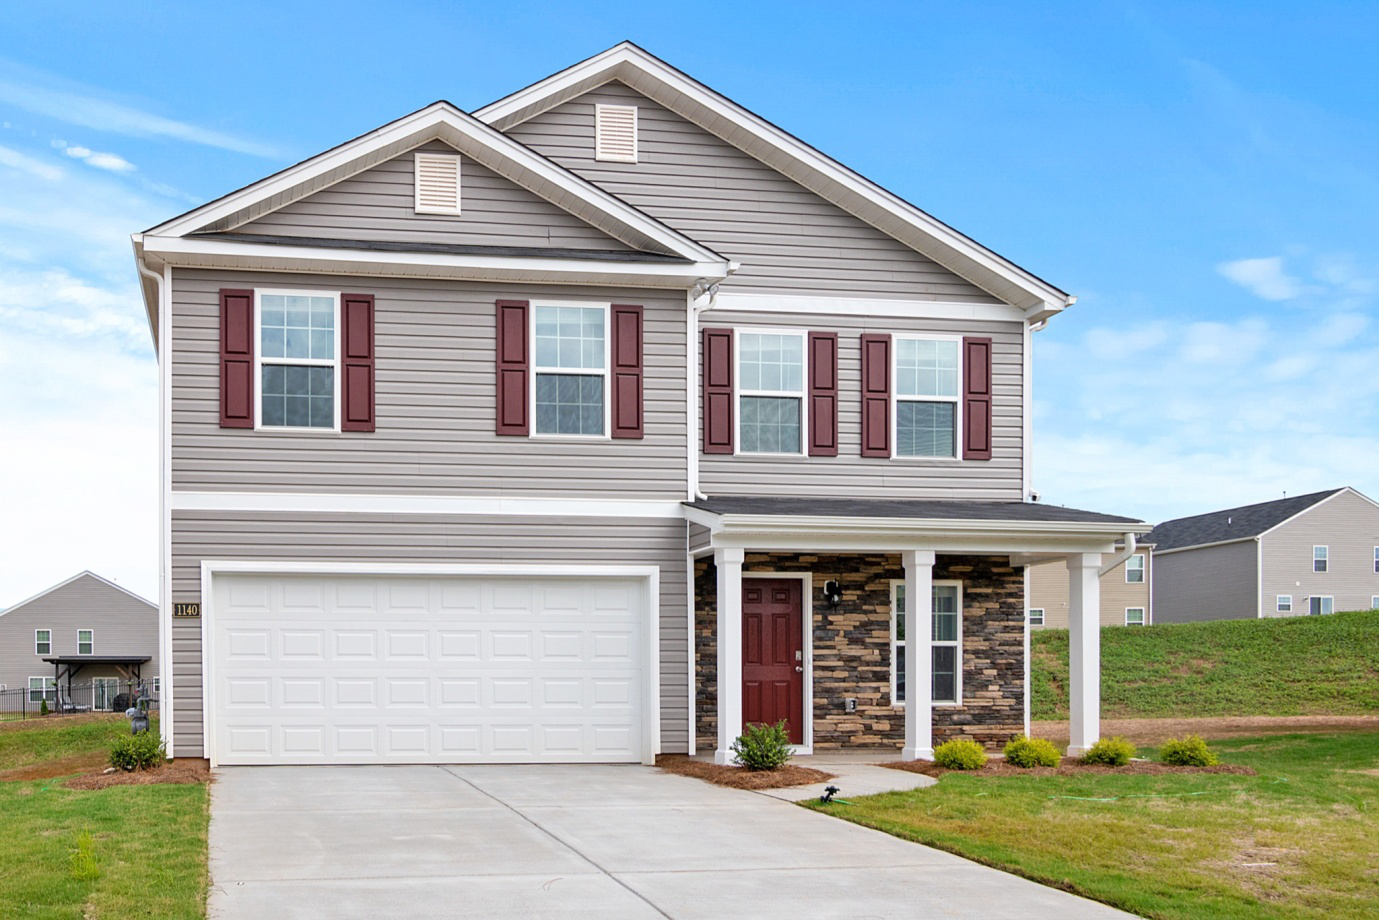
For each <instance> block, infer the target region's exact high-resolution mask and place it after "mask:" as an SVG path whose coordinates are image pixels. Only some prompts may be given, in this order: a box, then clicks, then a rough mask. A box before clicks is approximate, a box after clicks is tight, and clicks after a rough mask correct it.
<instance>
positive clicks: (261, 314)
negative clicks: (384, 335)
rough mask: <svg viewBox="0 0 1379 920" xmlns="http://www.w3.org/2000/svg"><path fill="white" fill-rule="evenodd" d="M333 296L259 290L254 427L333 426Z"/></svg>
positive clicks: (337, 303) (335, 378) (336, 309)
mask: <svg viewBox="0 0 1379 920" xmlns="http://www.w3.org/2000/svg"><path fill="white" fill-rule="evenodd" d="M339 310H340V298H339V297H338V296H337V295H335V294H288V293H284V294H270V293H264V292H259V308H258V310H257V311H256V315H257V316H258V322H259V373H260V377H259V380H260V391H259V426H260V427H262V428H327V429H334V428H338V427H339V422H338V420H337V418H336V411H335V410H336V407H337V404H338V402H339V400H338V399H337V398H336V396H337V394H336V387H337V384H338V382H339V376H340V375H339V373H338V372H337V371H338V369H337V367H336V352H337V349H336V331H337V329H338V327H339V322H338V320H339Z"/></svg>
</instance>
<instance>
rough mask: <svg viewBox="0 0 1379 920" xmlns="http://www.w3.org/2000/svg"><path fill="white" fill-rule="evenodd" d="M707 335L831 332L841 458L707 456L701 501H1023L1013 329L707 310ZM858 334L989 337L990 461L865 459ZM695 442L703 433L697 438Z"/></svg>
mask: <svg viewBox="0 0 1379 920" xmlns="http://www.w3.org/2000/svg"><path fill="white" fill-rule="evenodd" d="M701 325H702V326H704V327H710V328H713V327H722V326H730V327H733V328H735V329H736V328H744V327H752V326H755V327H769V328H791V329H802V330H814V331H834V332H837V333H838V456H836V457H784V456H779V457H778V456H751V455H745V454H739V455H737V456H732V455H724V454H705V455H703V456H702V457H701V459H700V484H701V488H702V489H703V491H704V492H705V493H706V494H708V495H751V494H762V493H770V494H791V495H830V496H836V495H846V496H850V497H853V496H855V497H871V498H931V499H975V500H987V501H1020V500H1021V498H1022V494H1023V488H1024V487H1023V482H1024V477H1023V469H1022V463H1023V447H1022V443H1023V421H1022V417H1023V405H1024V404H1023V392H1022V388H1023V379H1024V378H1023V370H1024V363H1023V358H1022V355H1021V349H1022V348H1023V346H1024V331H1023V328H1022V326H1021V324H1020V323H1019V322H1002V321H976V320H944V319H920V318H917V319H899V318H868V317H852V316H804V315H795V314H785V313H781V314H775V313H770V314H768V313H745V312H736V311H734V312H728V311H718V310H714V311H711V312H709V313H705V314H704V315H703V316H702V317H701ZM863 333H892V334H896V333H921V334H922V333H938V334H947V335H980V336H990V337H991V338H992V359H991V360H992V385H993V396H992V407H991V414H992V455H991V459H990V460H920V459H881V458H874V457H865V458H864V457H862V456H861V445H862V400H861V392H862V357H861V356H862V348H861V338H860V336H861V335H862V334H863ZM700 437H701V438H702V432H701V434H700Z"/></svg>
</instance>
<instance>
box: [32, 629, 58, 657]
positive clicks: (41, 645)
mask: <svg viewBox="0 0 1379 920" xmlns="http://www.w3.org/2000/svg"><path fill="white" fill-rule="evenodd" d="M52 653H53V631H52V630H51V629H35V630H34V654H35V655H51V654H52Z"/></svg>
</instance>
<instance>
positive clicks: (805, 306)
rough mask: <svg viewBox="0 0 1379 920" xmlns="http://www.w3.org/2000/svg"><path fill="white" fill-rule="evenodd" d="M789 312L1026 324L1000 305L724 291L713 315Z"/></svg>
mask: <svg viewBox="0 0 1379 920" xmlns="http://www.w3.org/2000/svg"><path fill="white" fill-rule="evenodd" d="M734 311H737V312H742V313H792V314H805V315H811V316H814V315H818V316H884V317H899V318H922V319H957V320H989V321H995V322H1001V321H1007V322H1026V316H1025V311H1023V310H1021V309H1020V308H1019V307H1014V306H1011V305H1010V304H1003V303H999V304H998V303H952V302H948V301H939V300H886V299H881V298H877V299H869V298H864V297H790V296H781V295H778V294H748V293H742V292H738V291H723V292H722V293H720V294H719V295H718V299H717V300H715V301H714V312H715V313H724V312H734Z"/></svg>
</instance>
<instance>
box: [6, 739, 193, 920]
mask: <svg viewBox="0 0 1379 920" xmlns="http://www.w3.org/2000/svg"><path fill="white" fill-rule="evenodd" d="M154 730H155V731H156V730H157V729H156V728H155V729H154ZM120 731H124V732H128V731H129V728H128V723H127V722H125V720H124V719H123V718H120V717H115V718H113V719H111V720H109V721H88V722H83V723H75V722H64V721H62V720H58V719H53V720H44V721H42V722H36V723H31V724H29V725H25V726H24V727H22V728H14V727H8V728H6V729H4V730H2V731H0V770H4V769H11V768H14V767H22V766H30V765H34V764H37V763H40V762H44V761H53V760H65V759H67V758H73V757H78V756H81V755H91V756H95V755H97V754H99V752H100V751H103V750H105V749H107V748H108V747H109V743H110V739H111V738H112V737H113V736H114V735H115V734H117V733H119V732H120ZM62 782H63V780H62V779H60V778H59V779H45V780H37V781H24V782H0V917H25V918H54V920H56V918H64V920H66V918H73V920H76V918H80V920H86V918H112V920H115V918H118V920H124V918H130V917H145V918H150V917H159V918H164V917H165V918H174V917H176V918H180V917H204V916H205V903H206V828H207V823H208V820H209V812H208V801H209V799H208V796H207V789H206V787H205V786H204V785H146V786H116V787H112V788H109V789H102V790H98V791H78V790H72V789H64V788H62ZM87 834H89V835H90V841H91V846H90V849H89V852H90V854H91V855H92V857H93V859H92V860H91V861H90V862H88V863H87V864H86V865H85V866H83V865H82V864H81V862H80V861H79V860H77V859H74V853H75V852H76V851H77V850H78V849H79V841H80V840H81V838H83V837H84V836H85V835H87ZM92 866H93V868H94V872H92V871H85V872H84V871H83V868H86V869H90V868H92ZM92 875H94V877H90V876H92Z"/></svg>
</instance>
